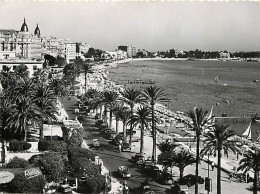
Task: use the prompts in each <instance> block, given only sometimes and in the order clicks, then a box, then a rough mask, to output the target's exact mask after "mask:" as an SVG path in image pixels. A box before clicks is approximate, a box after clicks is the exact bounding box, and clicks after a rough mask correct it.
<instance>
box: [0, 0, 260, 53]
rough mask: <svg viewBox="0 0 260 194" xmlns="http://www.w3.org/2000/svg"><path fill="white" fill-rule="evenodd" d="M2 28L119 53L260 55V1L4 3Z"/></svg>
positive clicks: (2, 7) (0, 19) (0, 26)
mask: <svg viewBox="0 0 260 194" xmlns="http://www.w3.org/2000/svg"><path fill="white" fill-rule="evenodd" d="M0 3H1V6H0V29H14V30H20V28H21V25H22V23H23V18H24V17H25V18H26V23H27V25H28V28H29V31H30V32H32V33H33V32H34V29H35V27H36V25H37V23H38V24H39V28H40V30H41V35H42V36H47V37H48V36H56V37H57V38H64V39H66V38H69V39H70V40H72V41H75V42H76V41H77V42H87V43H88V44H89V45H90V46H91V47H94V48H99V49H102V50H110V51H112V50H115V49H116V48H117V46H119V45H134V46H136V47H137V49H146V50H148V51H163V50H164V51H165V50H169V49H177V50H195V49H199V50H204V51H206V50H207V51H222V50H228V51H230V52H235V51H260V3H259V2H249V1H246V2H206V1H205V2H198V1H197V2H190V1H185V2H183V1H179V2H178V1H177V2H174V1H171V2H169V1H160V2H159V1H154V2H151V1H150V2H149V1H143V2H140V1H139V2H136V1H135V2H134V1H123V2H115V1H108V2H107V1H87V2H85V1H82V2H80V1H65V0H64V1H56V2H55V1H37V0H36V1H1V2H0Z"/></svg>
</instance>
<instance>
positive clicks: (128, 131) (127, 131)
mask: <svg viewBox="0 0 260 194" xmlns="http://www.w3.org/2000/svg"><path fill="white" fill-rule="evenodd" d="M126 134H127V135H130V129H126ZM134 134H136V131H135V130H132V135H134Z"/></svg>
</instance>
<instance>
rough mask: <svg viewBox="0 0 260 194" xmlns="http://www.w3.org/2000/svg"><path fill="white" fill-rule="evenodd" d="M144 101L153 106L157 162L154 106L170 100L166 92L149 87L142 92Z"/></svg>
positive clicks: (154, 156)
mask: <svg viewBox="0 0 260 194" xmlns="http://www.w3.org/2000/svg"><path fill="white" fill-rule="evenodd" d="M142 97H143V99H144V100H145V101H146V102H148V103H149V104H150V105H151V108H152V134H153V154H152V160H153V161H154V162H156V129H155V116H154V105H155V104H156V103H164V102H168V101H169V100H168V99H167V98H166V94H165V93H164V90H163V89H161V88H158V87H156V86H150V87H147V88H146V89H145V90H144V91H142Z"/></svg>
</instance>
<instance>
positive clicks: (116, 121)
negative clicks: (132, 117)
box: [116, 118, 118, 134]
mask: <svg viewBox="0 0 260 194" xmlns="http://www.w3.org/2000/svg"><path fill="white" fill-rule="evenodd" d="M116 134H118V118H116Z"/></svg>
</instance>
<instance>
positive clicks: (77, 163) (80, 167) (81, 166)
mask: <svg viewBox="0 0 260 194" xmlns="http://www.w3.org/2000/svg"><path fill="white" fill-rule="evenodd" d="M71 168H72V176H74V177H82V176H87V177H88V176H91V175H97V174H100V172H101V168H100V166H97V165H95V164H94V163H93V162H92V161H89V160H87V159H86V158H84V157H81V158H77V160H74V161H73V164H72V165H71Z"/></svg>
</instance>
